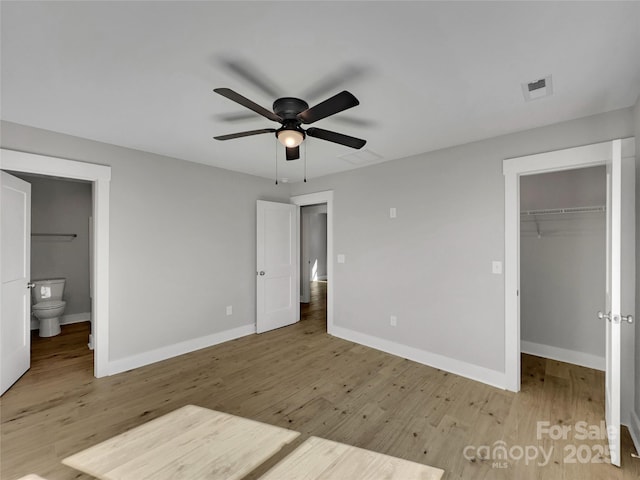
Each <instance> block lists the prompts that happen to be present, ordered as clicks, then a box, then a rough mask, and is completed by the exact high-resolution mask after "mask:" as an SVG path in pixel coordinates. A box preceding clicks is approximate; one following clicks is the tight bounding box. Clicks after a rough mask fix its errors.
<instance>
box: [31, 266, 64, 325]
mask: <svg viewBox="0 0 640 480" xmlns="http://www.w3.org/2000/svg"><path fill="white" fill-rule="evenodd" d="M64 282H65V279H64V278H52V279H50V280H37V281H34V282H33V283H34V285H35V286H34V288H33V290H32V297H33V306H32V307H31V313H33V315H35V317H36V318H37V319H38V320H39V321H40V333H39V335H40V336H41V337H53V336H55V335H58V334H59V333H60V316H61V315H62V313H63V312H64V308H65V307H66V306H67V302H65V301H64V300H62V294H63V293H64Z"/></svg>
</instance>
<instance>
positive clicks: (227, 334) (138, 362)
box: [107, 324, 256, 375]
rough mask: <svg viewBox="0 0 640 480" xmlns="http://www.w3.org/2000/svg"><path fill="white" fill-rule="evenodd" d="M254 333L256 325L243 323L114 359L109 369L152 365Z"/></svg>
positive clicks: (113, 373) (112, 373)
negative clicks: (239, 325)
mask: <svg viewBox="0 0 640 480" xmlns="http://www.w3.org/2000/svg"><path fill="white" fill-rule="evenodd" d="M254 333H256V326H255V325H254V324H252V325H243V326H241V327H237V328H232V329H231V330H225V331H224V332H218V333H214V334H211V335H208V336H206V337H201V338H194V339H191V340H186V341H184V342H180V343H176V344H173V345H167V346H166V347H162V348H157V349H155V350H151V351H148V352H144V353H139V354H137V355H132V356H130V357H126V358H121V359H118V360H112V361H110V362H109V364H108V367H107V371H108V372H109V373H108V374H109V375H115V374H116V373H120V372H126V371H127V370H133V369H134V368H139V367H144V366H145V365H150V364H152V363H156V362H160V361H162V360H167V359H169V358H173V357H177V356H179V355H184V354H185V353H190V352H194V351H196V350H200V349H202V348H207V347H211V346H213V345H217V344H219V343H224V342H228V341H229V340H234V339H236V338H240V337H244V336H246V335H251V334H254Z"/></svg>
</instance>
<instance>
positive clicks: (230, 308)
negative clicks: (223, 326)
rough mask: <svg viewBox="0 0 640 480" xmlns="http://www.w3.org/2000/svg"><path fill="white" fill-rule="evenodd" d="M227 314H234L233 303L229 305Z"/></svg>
mask: <svg viewBox="0 0 640 480" xmlns="http://www.w3.org/2000/svg"><path fill="white" fill-rule="evenodd" d="M227 315H233V305H227Z"/></svg>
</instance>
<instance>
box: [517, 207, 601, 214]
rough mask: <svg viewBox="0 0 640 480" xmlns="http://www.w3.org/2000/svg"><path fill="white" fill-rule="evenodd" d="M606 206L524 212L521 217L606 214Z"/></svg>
mask: <svg viewBox="0 0 640 480" xmlns="http://www.w3.org/2000/svg"><path fill="white" fill-rule="evenodd" d="M606 211H607V207H606V206H605V205H597V206H593V207H569V208H545V209H540V210H524V211H522V212H520V215H522V216H527V215H559V214H564V213H600V212H606Z"/></svg>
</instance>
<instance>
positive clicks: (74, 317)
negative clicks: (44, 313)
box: [60, 312, 91, 325]
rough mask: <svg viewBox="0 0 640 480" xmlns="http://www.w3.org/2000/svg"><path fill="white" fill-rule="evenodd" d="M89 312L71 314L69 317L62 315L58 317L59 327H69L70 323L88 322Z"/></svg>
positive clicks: (89, 318) (89, 319)
mask: <svg viewBox="0 0 640 480" xmlns="http://www.w3.org/2000/svg"><path fill="white" fill-rule="evenodd" d="M90 321H91V312H84V313H72V314H71V315H63V316H62V317H60V325H69V324H71V323H80V322H90Z"/></svg>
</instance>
